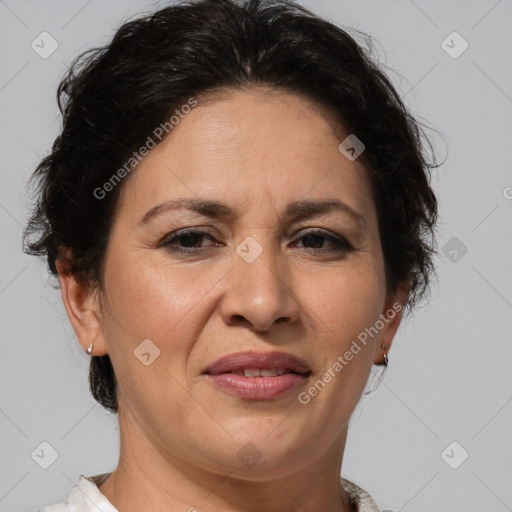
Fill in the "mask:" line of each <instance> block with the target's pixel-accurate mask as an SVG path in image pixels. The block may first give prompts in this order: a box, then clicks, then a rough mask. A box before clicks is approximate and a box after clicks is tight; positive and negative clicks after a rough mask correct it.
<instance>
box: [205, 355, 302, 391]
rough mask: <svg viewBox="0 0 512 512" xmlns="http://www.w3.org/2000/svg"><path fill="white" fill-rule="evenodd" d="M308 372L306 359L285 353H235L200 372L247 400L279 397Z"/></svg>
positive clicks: (298, 384)
mask: <svg viewBox="0 0 512 512" xmlns="http://www.w3.org/2000/svg"><path fill="white" fill-rule="evenodd" d="M311 373H312V372H311V369H310V368H309V365H308V364H307V362H306V361H304V360H303V359H301V358H299V357H296V356H293V355H291V354H286V353H285V352H267V353H257V352H238V353H235V354H230V355H228V356H224V357H222V358H221V359H219V360H217V361H215V362H214V363H213V364H211V365H210V366H208V367H207V368H206V369H205V370H204V371H203V374H204V375H206V376H207V377H208V378H209V380H210V381H211V382H213V383H214V384H215V385H216V386H217V387H219V388H220V389H221V390H223V391H225V392H227V393H228V394H231V395H235V396H238V397H239V398H243V399H247V400H271V399H275V398H279V397H281V396H283V395H285V394H286V393H287V392H289V391H291V390H292V389H293V388H296V387H297V386H300V385H303V384H304V383H305V382H306V381H307V379H308V377H310V376H311Z"/></svg>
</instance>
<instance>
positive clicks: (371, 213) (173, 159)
mask: <svg viewBox="0 0 512 512" xmlns="http://www.w3.org/2000/svg"><path fill="white" fill-rule="evenodd" d="M347 135H348V133H346V134H344V135H343V134H340V133H338V134H336V133H335V131H334V129H333V125H332V123H329V121H328V115H327V113H326V112H324V111H322V110H320V108H319V107H318V106H316V104H314V103H312V102H310V101H308V100H306V99H304V98H302V97H299V96H296V95H293V94H290V93H284V92H281V93H272V94H271V93H269V92H268V91H264V90H262V89H257V90H253V91H252V92H232V93H231V94H229V95H225V96H223V97H221V96H219V97H218V98H216V99H215V101H211V102H208V103H202V102H201V101H199V102H198V105H197V106H196V107H195V108H193V109H192V110H191V112H190V113H189V114H187V115H186V116H184V117H183V119H182V120H181V121H180V122H179V124H178V125H177V126H175V128H174V129H173V130H172V132H171V134H170V136H169V137H168V138H167V139H165V140H164V141H163V142H162V143H161V144H159V145H158V146H157V147H156V148H155V149H153V150H152V151H151V152H150V153H149V154H148V155H147V156H146V157H145V158H144V159H143V160H142V161H141V163H140V165H139V167H138V168H137V169H136V171H134V172H133V175H131V176H130V178H129V179H128V180H127V182H126V183H125V184H124V185H123V190H122V194H121V196H120V202H119V205H118V209H117V211H116V216H115V219H114V223H113V227H112V233H111V238H110V241H109V247H108V251H107V255H106V263H105V271H104V296H103V299H104V302H103V310H102V311H101V328H102V333H103V334H102V336H103V337H102V338H101V337H100V338H99V339H96V340H95V349H94V354H95V355H101V354H102V353H108V354H109V355H110V358H111V359H112V363H113V366H114V370H115V373H116V375H117V378H118V380H119V391H118V398H119V401H120V421H121V422H122V429H123V432H124V436H125V440H124V441H123V442H125V441H126V437H128V438H129V440H130V443H131V448H130V449H131V450H132V451H137V448H136V447H137V446H138V447H140V452H141V453H142V451H144V453H150V452H151V451H152V450H155V452H156V453H158V454H159V455H160V456H161V457H162V458H163V459H167V460H169V461H170V460H174V461H180V462H181V463H183V464H190V465H193V466H195V467H201V468H203V469H207V470H211V471H214V472H217V473H225V474H227V473H232V472H233V471H236V472H237V474H239V475H241V476H242V477H244V478H247V479H259V478H268V474H267V473H266V470H271V471H272V474H273V475H274V476H277V475H286V474H291V473H293V472H294V471H297V470H298V469H300V468H302V467H306V466H307V465H308V464H311V463H314V462H315V461H320V460H321V459H322V458H326V457H332V454H333V453H335V452H336V450H337V449H339V448H341V447H342V446H343V444H344V439H345V436H346V429H347V423H348V420H349V418H350V415H351V413H352V411H353V410H354V408H355V406H356V405H357V402H358V400H359V398H360V396H361V393H362V391H363V389H364V387H365V384H366V382H367V379H368V376H369V372H370V369H371V366H372V364H373V363H374V362H378V361H381V360H382V352H381V351H380V346H381V345H382V343H386V344H387V345H388V346H389V345H390V343H391V340H392V337H393V335H394V332H395V330H396V327H397V324H398V322H397V318H398V316H399V315H396V317H395V321H393V322H387V323H385V326H384V327H383V328H381V329H380V330H379V332H378V334H376V335H374V336H373V337H372V336H368V335H367V336H366V338H367V339H366V343H362V342H361V341H358V339H359V340H361V339H362V338H364V335H361V333H364V332H365V329H367V328H370V327H372V326H375V324H376V322H377V321H378V320H379V319H381V318H382V317H381V314H386V312H387V311H388V310H389V308H390V307H391V305H392V304H393V302H394V300H395V298H393V297H387V296H386V289H385V274H384V263H383V255H382V251H381V244H380V240H379V233H378V227H377V216H376V210H375V205H374V203H373V200H372V196H371V190H370V182H369V179H368V175H367V171H366V170H365V168H364V167H363V166H362V164H361V163H360V162H358V160H357V159H356V160H355V161H351V160H349V159H347V158H346V157H345V156H344V154H342V152H340V150H339V149H338V146H339V144H340V142H341V141H342V140H343V139H344V138H345V137H346V136H347ZM363 135H364V134H363ZM363 142H364V141H363ZM178 200H180V201H182V203H181V204H182V206H181V207H178V206H177V204H178V203H177V201H178ZM185 200H186V201H188V202H189V203H188V205H189V207H187V206H186V205H185ZM327 201H330V202H331V204H334V203H333V202H334V201H338V202H339V204H341V203H343V204H344V205H346V208H344V207H343V206H342V207H331V208H316V207H312V205H314V204H318V205H322V204H324V202H327ZM206 202H208V203H209V202H212V203H215V205H206V204H204V203H206ZM194 203H196V204H198V205H199V207H198V208H197V209H194V206H193V205H194ZM199 203H203V204H202V205H200V204H199ZM162 204H164V205H165V204H166V205H167V206H161V207H159V206H160V205H162ZM173 204H174V206H173ZM308 205H309V207H308ZM155 207H159V208H157V209H156V210H155ZM148 212H150V213H148ZM350 212H356V213H354V214H352V213H350ZM358 217H359V218H358ZM185 230H186V231H185ZM173 234H174V235H176V236H177V237H176V238H175V239H173V240H171V237H172V235H173ZM178 235H179V237H178ZM380 324H382V322H380V323H379V325H380ZM366 332H368V331H366ZM358 336H359V338H358ZM354 341H355V342H356V346H358V347H359V350H358V351H357V349H356V348H355V346H354ZM351 347H352V357H351V358H350V356H348V357H345V356H344V354H346V352H347V351H350V349H351ZM275 352H280V353H284V354H287V355H289V356H291V357H295V358H300V359H301V360H302V361H303V364H304V365H305V367H304V368H302V369H299V368H298V367H294V366H293V362H292V361H291V360H289V359H286V357H284V358H283V359H279V358H277V359H275V360H274V359H272V357H273V356H274V355H275V354H274V355H273V354H272V353H275ZM240 353H243V354H241V355H240ZM232 354H237V356H234V357H233V358H232V359H229V358H228V364H227V366H226V365H222V364H221V365H220V366H217V367H216V368H215V367H212V365H213V363H215V362H216V361H218V360H219V359H220V358H225V357H226V356H230V355H232ZM254 354H256V355H262V354H263V355H267V356H269V359H268V360H260V359H257V358H253V356H254ZM349 359H350V360H349ZM341 361H344V362H343V363H342V362H341ZM336 362H338V365H336ZM272 365H273V367H275V368H276V369H277V370H279V373H280V374H281V373H282V371H286V372H287V373H285V374H284V375H277V376H275V375H273V374H274V373H275V372H274V371H273V370H272V369H270V368H269V366H272ZM340 365H341V367H342V368H341V370H340V369H339V368H340ZM258 366H259V368H258ZM242 367H243V368H246V369H247V368H249V369H251V368H253V369H261V367H263V368H266V369H267V372H264V375H268V376H263V377H257V376H254V377H246V376H245V375H241V373H243V368H242ZM208 369H210V370H208ZM329 369H330V378H328V377H325V374H326V372H328V371H329ZM238 370H240V371H238ZM289 370H295V371H297V372H298V373H291V374H290V373H288V372H289ZM208 371H210V373H208ZM230 371H234V372H235V373H238V375H236V374H233V373H228V372H230ZM219 372H220V373H219ZM215 373H217V375H215V376H214V375H213V374H215ZM243 379H246V381H243ZM257 379H261V381H258V380H257ZM273 379H274V380H273ZM319 380H321V381H322V382H323V386H322V384H318V381H319ZM315 383H317V385H316V388H315ZM315 389H316V392H315ZM328 454H331V455H328ZM139 455H140V454H139ZM140 456H142V455H140ZM336 457H338V455H336Z"/></svg>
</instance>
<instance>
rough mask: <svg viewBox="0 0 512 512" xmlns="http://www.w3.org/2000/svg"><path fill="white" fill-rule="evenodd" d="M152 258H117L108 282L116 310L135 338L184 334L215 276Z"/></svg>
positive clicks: (133, 255) (160, 337) (108, 275)
mask: <svg viewBox="0 0 512 512" xmlns="http://www.w3.org/2000/svg"><path fill="white" fill-rule="evenodd" d="M149 256H151V255H148V254H147V253H146V254H137V253H136V252H134V253H133V254H132V255H131V256H130V255H125V256H123V255H117V256H115V265H111V266H110V269H108V270H109V271H108V272H107V273H106V279H105V281H106V284H107V286H108V291H109V303H110V304H111V307H112V310H113V311H114V313H115V314H116V315H118V317H119V319H120V321H121V319H122V321H123V323H124V324H125V326H126V328H127V330H128V331H130V333H132V334H133V335H134V336H137V335H139V336H143V338H150V339H151V338H152V337H154V338H155V339H162V337H164V336H165V335H166V334H167V335H169V334H170V333H171V332H172V331H173V330H174V331H180V332H181V329H182V328H183V326H185V325H186V324H187V317H192V316H193V314H191V312H192V311H193V308H194V306H195V305H196V304H198V303H199V302H200V301H201V299H202V298H203V297H204V295H205V292H206V291H207V290H208V289H209V288H211V287H212V286H213V285H214V284H215V281H214V280H213V279H212V278H211V274H210V277H208V273H204V272H201V273H199V271H198V270H189V269H187V270H185V269H181V268H177V267H176V266H171V265H170V264H169V260H168V259H165V256H163V257H160V256H159V257H157V258H154V257H149ZM112 261H114V257H113V258H112ZM209 284H210V286H209Z"/></svg>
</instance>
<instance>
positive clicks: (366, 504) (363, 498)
mask: <svg viewBox="0 0 512 512" xmlns="http://www.w3.org/2000/svg"><path fill="white" fill-rule="evenodd" d="M109 475H110V473H102V474H101V475H95V476H91V477H86V476H84V475H80V482H79V483H78V485H75V487H73V489H71V492H70V493H69V497H68V500H67V502H65V503H64V502H62V503H56V504H55V505H48V506H47V507H43V508H42V509H40V510H39V511H38V512H119V511H118V510H117V509H116V508H115V507H114V505H112V503H110V501H108V499H107V498H106V497H105V496H104V495H103V494H102V493H101V492H100V490H99V488H98V486H99V485H101V484H102V482H103V481H104V480H106V479H107V477H108V476H109ZM341 485H342V486H343V489H345V492H346V493H347V495H348V497H349V498H350V500H351V501H352V502H353V504H354V505H355V509H356V510H357V512H379V509H378V508H377V505H375V503H374V501H373V500H372V498H371V497H370V495H369V494H368V493H367V492H366V491H364V490H363V489H361V488H360V487H358V486H357V485H356V484H354V483H352V482H350V481H349V480H346V479H345V478H341Z"/></svg>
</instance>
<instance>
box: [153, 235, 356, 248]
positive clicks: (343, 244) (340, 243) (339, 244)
mask: <svg viewBox="0 0 512 512" xmlns="http://www.w3.org/2000/svg"><path fill="white" fill-rule="evenodd" d="M188 235H199V236H206V237H208V238H210V239H212V240H214V238H213V236H212V235H210V234H209V233H207V232H205V231H199V230H196V229H185V230H179V231H175V232H174V233H172V234H171V236H170V237H168V238H167V239H166V240H164V241H163V242H162V243H161V244H160V247H165V248H166V249H167V250H169V251H171V252H177V253H182V254H194V253H197V252H199V251H200V250H201V247H188V248H183V247H178V246H176V245H173V244H174V242H176V241H179V240H180V239H182V238H183V237H185V236H188ZM312 235H313V236H320V237H321V238H325V239H326V240H329V241H331V242H332V243H333V244H334V245H335V247H334V248H332V249H315V248H306V250H309V251H314V252H352V251H353V250H354V248H353V246H352V245H351V244H350V242H348V240H346V239H345V238H343V237H337V236H332V235H328V234H327V233H325V232H324V231H320V230H312V231H308V232H306V233H304V234H302V235H301V236H300V237H299V238H298V239H297V240H300V239H302V238H306V237H308V236H312ZM201 241H202V240H201Z"/></svg>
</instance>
